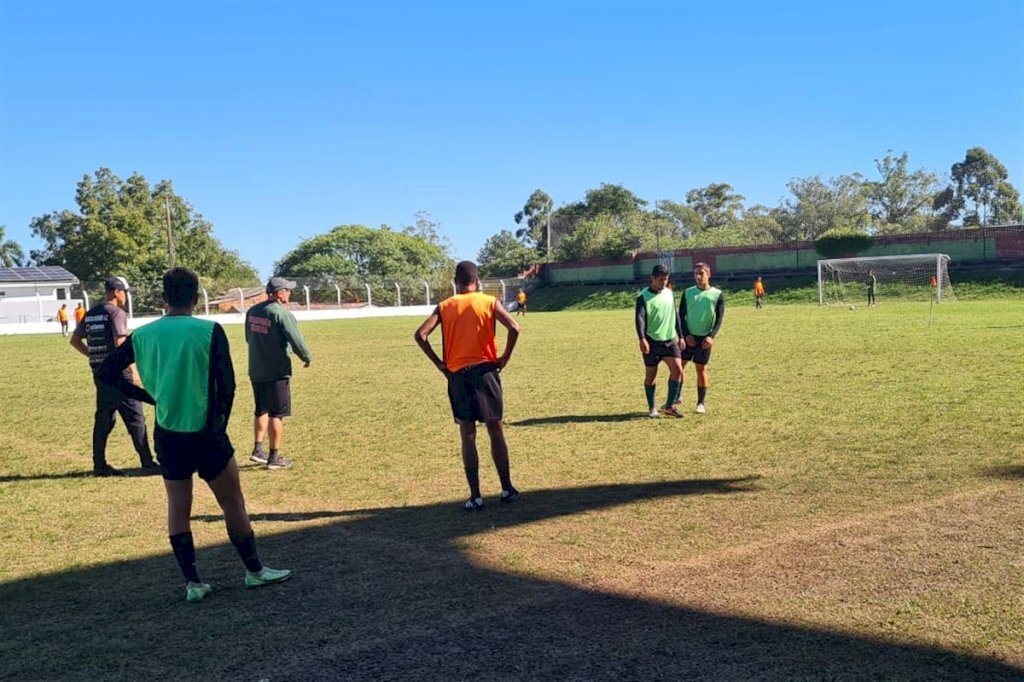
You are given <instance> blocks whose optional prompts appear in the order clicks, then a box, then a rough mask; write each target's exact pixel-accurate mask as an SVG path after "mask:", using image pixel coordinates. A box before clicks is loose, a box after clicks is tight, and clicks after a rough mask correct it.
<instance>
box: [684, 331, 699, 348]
mask: <svg viewBox="0 0 1024 682" xmlns="http://www.w3.org/2000/svg"><path fill="white" fill-rule="evenodd" d="M686 345H687V346H689V347H690V348H693V347H694V346H696V345H697V340H696V339H694V338H693V337H692V336H690V335H689V334H687V335H686Z"/></svg>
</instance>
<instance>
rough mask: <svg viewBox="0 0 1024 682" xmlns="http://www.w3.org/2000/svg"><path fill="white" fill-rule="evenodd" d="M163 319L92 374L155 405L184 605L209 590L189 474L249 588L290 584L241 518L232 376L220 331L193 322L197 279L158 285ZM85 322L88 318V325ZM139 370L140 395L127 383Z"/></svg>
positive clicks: (186, 275)
mask: <svg viewBox="0 0 1024 682" xmlns="http://www.w3.org/2000/svg"><path fill="white" fill-rule="evenodd" d="M163 288H164V292H163V298H164V303H165V304H166V308H167V314H166V315H165V316H164V317H162V318H160V319H159V320H157V321H155V322H151V323H150V324H148V325H146V326H144V327H141V328H139V329H138V330H136V331H135V333H134V334H132V335H131V336H130V337H128V339H127V340H126V341H125V342H124V343H123V344H121V345H120V346H119V347H118V349H117V350H116V351H115V352H114V353H112V354H110V355H109V356H107V358H106V359H105V360H104V361H103V363H102V364H101V365H100V366H99V369H98V371H97V374H98V376H99V377H100V379H101V380H102V381H104V382H107V383H109V384H111V385H113V386H116V387H117V388H118V390H121V391H124V392H125V393H126V394H129V395H133V397H135V398H137V399H138V400H142V401H145V402H148V403H151V404H155V405H156V430H155V432H154V438H153V440H154V443H155V444H156V452H157V457H158V458H159V460H160V469H161V472H162V473H163V477H164V488H165V490H166V492H167V529H168V535H169V536H170V541H171V549H172V550H173V551H174V557H175V558H176V559H177V560H178V566H179V567H180V568H181V572H182V574H183V575H184V577H185V580H186V584H185V599H186V600H187V601H189V602H198V601H202V600H203V598H204V597H206V595H208V594H209V593H210V592H211V591H212V589H213V588H211V587H210V585H209V584H208V583H204V582H203V581H202V579H201V578H200V577H199V570H198V568H197V567H196V556H195V546H194V544H193V541H192V528H191V517H192V474H194V473H196V472H198V473H199V477H200V478H202V479H203V480H204V481H206V482H207V484H208V485H209V486H210V490H212V491H213V494H214V496H215V497H216V498H217V504H219V505H220V508H221V510H222V511H223V512H224V523H225V525H226V526H227V531H228V537H229V538H230V539H231V543H232V544H233V545H234V546H235V549H236V550H237V551H238V554H239V555H240V556H241V558H242V562H243V563H244V564H245V568H246V574H245V578H244V583H245V586H246V587H259V586H261V585H269V584H271V583H278V582H281V581H283V580H287V579H288V577H289V576H291V571H288V570H278V569H273V568H270V567H268V566H264V565H263V564H262V563H261V562H260V559H259V556H258V554H257V552H256V537H255V535H254V533H253V530H252V524H251V523H250V522H249V515H248V513H247V512H246V510H245V499H244V497H243V496H242V486H241V483H240V481H239V478H238V465H237V464H236V463H235V458H234V454H235V449H234V447H232V445H231V441H230V440H229V439H228V435H227V426H228V419H229V418H230V416H231V407H232V405H233V404H234V400H235V370H234V367H233V366H232V364H231V352H230V349H229V348H228V339H227V336H226V335H225V334H224V329H223V327H221V326H220V325H219V324H217V323H216V322H209V321H207V320H199V319H196V318H195V317H192V310H193V309H194V308H195V305H196V302H197V300H198V298H199V278H198V277H197V276H196V274H195V273H194V272H192V271H191V270H187V269H185V268H174V269H172V270H168V271H167V272H166V273H165V274H164V277H163ZM87 319H88V318H87ZM132 363H135V364H136V365H137V367H138V371H139V378H140V379H141V380H142V386H143V388H139V387H138V386H135V385H134V384H132V383H131V382H129V381H127V380H126V379H125V378H124V375H123V370H124V369H125V368H127V367H128V366H129V365H131V364H132Z"/></svg>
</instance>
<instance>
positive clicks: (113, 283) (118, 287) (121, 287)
mask: <svg viewBox="0 0 1024 682" xmlns="http://www.w3.org/2000/svg"><path fill="white" fill-rule="evenodd" d="M103 288H104V289H106V290H107V291H131V288H130V287H129V286H128V280H126V279H125V278H124V277H108V278H107V281H106V282H104V283H103Z"/></svg>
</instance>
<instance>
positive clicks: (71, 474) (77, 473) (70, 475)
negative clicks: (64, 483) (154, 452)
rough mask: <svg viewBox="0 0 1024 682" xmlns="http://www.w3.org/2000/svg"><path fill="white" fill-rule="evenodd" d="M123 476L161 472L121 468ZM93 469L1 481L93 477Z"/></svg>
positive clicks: (133, 476) (4, 477) (3, 477)
mask: <svg viewBox="0 0 1024 682" xmlns="http://www.w3.org/2000/svg"><path fill="white" fill-rule="evenodd" d="M120 471H121V476H123V477H125V478H143V477H146V476H159V475H160V472H158V471H150V470H148V469H143V468H141V467H136V468H134V469H121V470H120ZM95 475H96V474H94V473H93V472H92V469H89V470H87V471H64V472H61V473H57V474H28V475H10V476H0V483H17V482H18V481H59V480H62V479H67V478H92V477H93V476H95Z"/></svg>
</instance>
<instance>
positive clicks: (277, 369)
mask: <svg viewBox="0 0 1024 682" xmlns="http://www.w3.org/2000/svg"><path fill="white" fill-rule="evenodd" d="M294 288H295V282H292V281H289V280H287V279H285V278H284V277H271V278H270V281H268V282H267V296H268V298H267V300H266V301H264V302H262V303H258V304H256V305H254V306H253V307H251V308H249V310H248V312H247V313H246V314H245V342H246V343H247V344H249V380H250V381H252V393H253V397H254V398H255V400H256V413H255V417H254V419H253V434H254V436H255V439H254V440H255V443H254V444H253V448H252V455H250V456H249V459H250V460H252V461H253V462H256V463H258V464H266V465H267V468H268V469H287V468H288V467H290V466H291V465H292V461H291V460H290V459H285V458H284V457H282V456H281V454H280V448H281V443H282V441H283V440H284V418H285V417H288V416H291V413H292V391H291V376H292V359H291V357H289V355H288V347H289V346H291V349H292V351H294V353H295V354H296V355H298V356H299V357H300V358H301V359H302V362H303V367H309V363H310V362H312V360H313V356H312V354H311V353H310V352H309V348H308V347H307V346H306V342H305V340H304V339H303V338H302V332H300V331H299V323H298V322H297V321H296V320H295V316H294V315H292V313H291V311H290V310H288V308H287V305H288V301H289V300H290V299H291V294H292V289H294ZM268 431H269V433H270V454H269V455H268V454H267V453H266V452H265V451H264V450H263V438H264V436H266V435H267V432H268Z"/></svg>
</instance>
